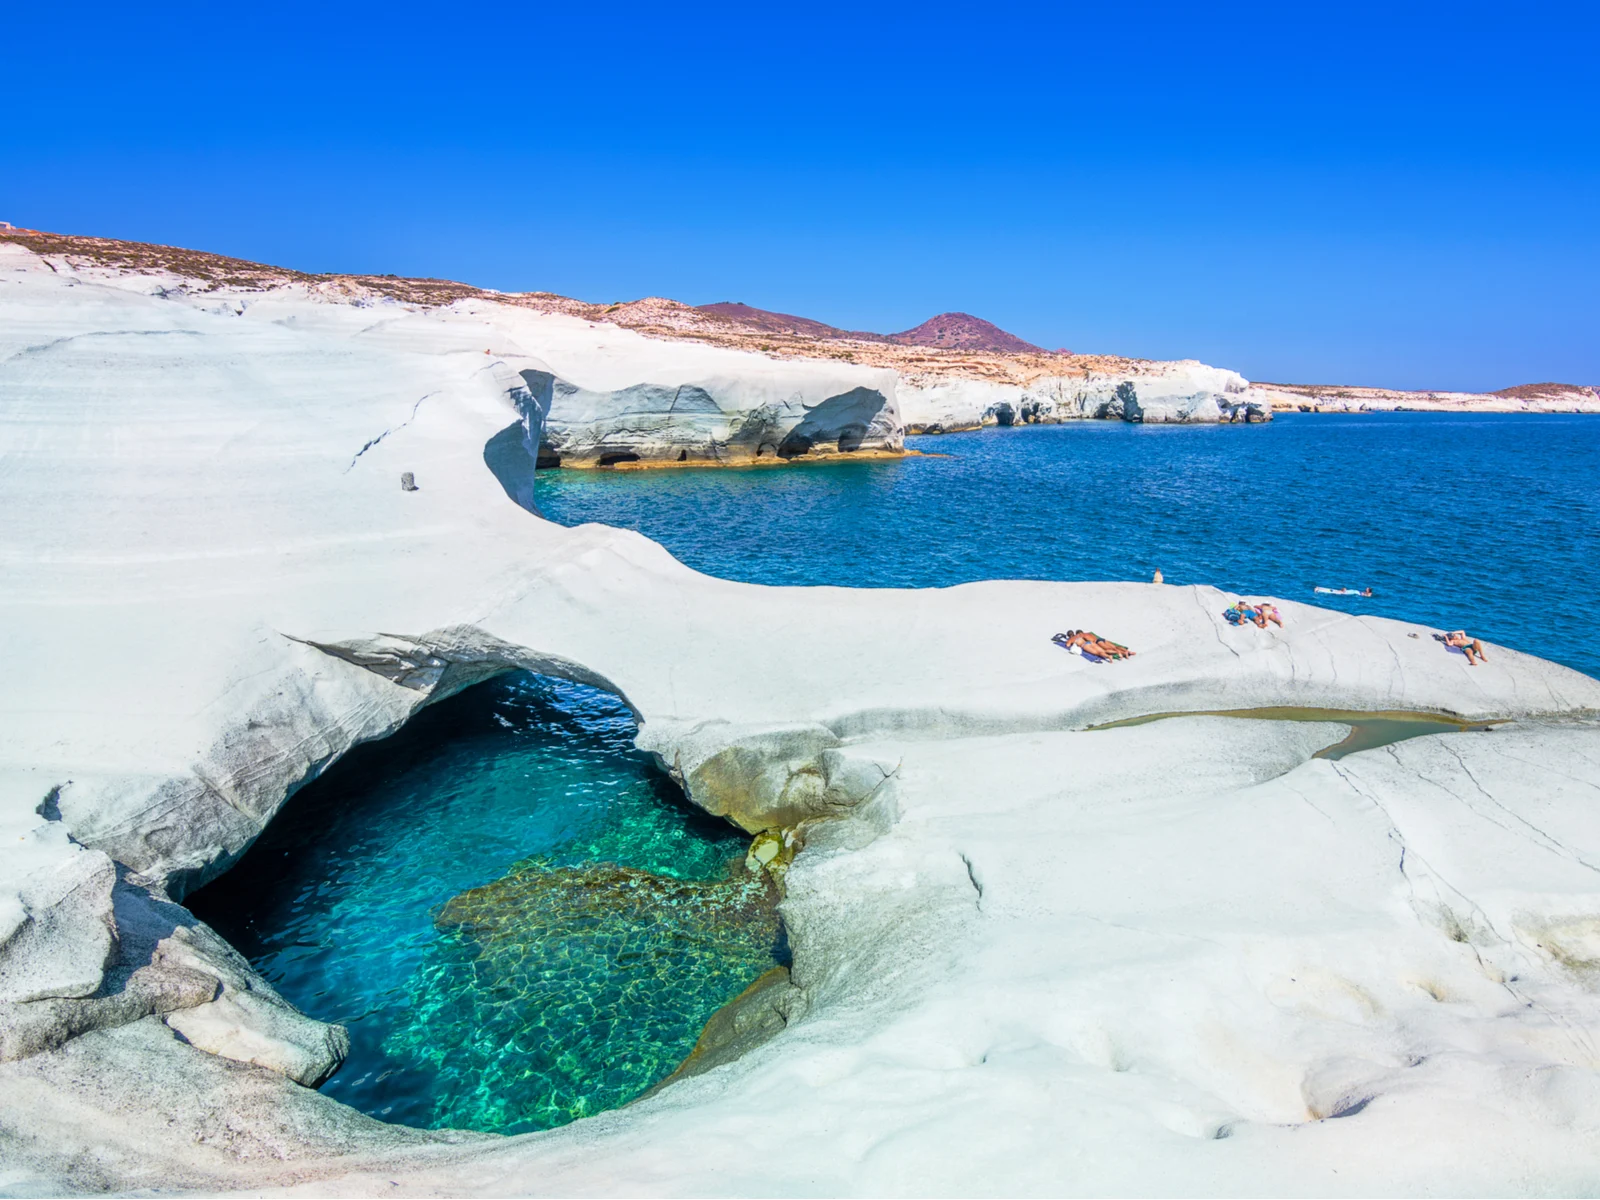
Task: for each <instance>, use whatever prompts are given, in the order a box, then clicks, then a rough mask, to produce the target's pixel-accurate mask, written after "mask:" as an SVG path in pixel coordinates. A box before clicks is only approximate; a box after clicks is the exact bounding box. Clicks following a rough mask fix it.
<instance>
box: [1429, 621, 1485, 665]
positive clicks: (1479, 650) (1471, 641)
mask: <svg viewBox="0 0 1600 1200" xmlns="http://www.w3.org/2000/svg"><path fill="white" fill-rule="evenodd" d="M1439 640H1440V641H1442V642H1443V643H1444V644H1445V645H1446V646H1454V647H1455V648H1456V649H1457V650H1459V651H1461V653H1463V654H1465V655H1466V656H1467V666H1469V667H1475V666H1477V665H1478V663H1477V662H1473V660H1472V656H1473V655H1474V654H1476V655H1477V656H1478V662H1488V661H1489V656H1488V655H1487V654H1485V653H1484V652H1483V643H1482V642H1480V641H1479V640H1478V639H1477V638H1475V637H1468V636H1467V631H1466V630H1465V629H1456V630H1452V631H1451V632H1450V633H1447V634H1445V635H1444V636H1443V637H1441V638H1440V639H1439Z"/></svg>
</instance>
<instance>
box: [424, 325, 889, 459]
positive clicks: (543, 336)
mask: <svg viewBox="0 0 1600 1200" xmlns="http://www.w3.org/2000/svg"><path fill="white" fill-rule="evenodd" d="M451 316H452V318H453V319H455V320H457V321H459V320H461V319H467V320H472V321H481V322H482V323H483V324H484V325H486V326H487V327H488V329H489V330H490V331H491V332H492V336H493V337H494V338H495V339H498V341H497V342H496V344H495V345H494V350H495V353H496V354H502V351H503V350H504V349H505V348H506V347H507V346H508V345H515V346H516V347H517V348H518V350H519V351H523V352H526V353H529V354H532V355H533V356H535V358H536V359H537V360H538V366H539V367H541V368H542V370H537V369H536V370H533V371H529V372H527V374H526V375H525V376H524V378H525V380H526V382H527V384H528V386H529V387H530V388H531V389H532V391H533V393H534V395H535V397H536V398H537V403H538V406H539V408H540V409H541V411H542V413H543V416H544V445H543V447H542V453H543V455H544V459H545V462H546V464H547V465H556V464H557V463H559V465H561V466H564V467H595V466H602V465H616V464H619V463H632V462H642V463H646V464H649V463H686V464H699V465H709V464H721V465H738V464H740V463H745V462H752V461H762V460H765V461H782V460H784V459H794V458H800V457H821V456H825V455H833V454H852V453H867V454H871V453H891V454H897V453H899V452H900V450H901V444H902V437H903V432H902V428H901V424H900V415H899V409H898V407H897V404H896V401H895V380H896V376H895V373H894V372H893V371H887V370H881V369H873V368H867V367H857V366H852V365H850V364H848V363H841V362H829V361H824V360H805V359H802V360H783V361H780V360H775V359H771V358H768V357H766V356H765V355H762V354H755V353H750V352H745V351H738V350H727V349H722V348H719V347H715V346H707V345H702V344H700V343H696V342H683V341H666V340H661V339H652V338H647V337H645V336H643V335H641V334H637V333H634V332H632V331H630V330H626V329H622V328H619V327H617V326H615V325H606V324H595V323H591V322H588V321H584V320H582V319H580V318H577V317H568V316H559V315H550V314H544V313H536V312H531V311H529V310H527V309H521V308H515V307H512V306H509V305H501V304H490V303H486V302H483V301H477V300H472V301H462V302H460V303H458V304H456V305H454V306H452V311H451ZM507 339H509V341H507ZM486 348H488V347H486ZM502 356H503V355H502ZM520 365H521V364H519V366H520Z"/></svg>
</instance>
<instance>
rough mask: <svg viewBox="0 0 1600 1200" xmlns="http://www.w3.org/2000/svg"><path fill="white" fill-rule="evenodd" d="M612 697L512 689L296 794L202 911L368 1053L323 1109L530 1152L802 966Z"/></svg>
mask: <svg viewBox="0 0 1600 1200" xmlns="http://www.w3.org/2000/svg"><path fill="white" fill-rule="evenodd" d="M635 732H636V730H635V726H634V722H633V719H632V717H631V715H630V714H629V713H628V711H627V709H626V708H625V707H624V706H623V705H622V703H621V701H620V700H619V699H618V698H617V697H615V696H612V695H609V694H608V693H605V692H600V691H596V690H595V689H593V688H587V687H582V686H580V685H577V684H571V683H566V682H563V681H560V680H554V679H547V678H543V677H540V676H532V675H514V676H506V677H503V678H502V679H499V680H495V681H492V682H490V683H486V684H482V685H480V686H478V687H475V688H473V689H471V690H469V691H467V692H465V693H463V694H462V695H460V696H456V697H454V698H452V699H450V700H446V701H444V702H442V703H441V704H439V705H438V706H437V707H433V708H428V709H424V710H423V711H422V712H421V713H419V714H418V715H417V716H416V717H415V718H413V719H412V720H411V721H410V722H409V723H408V724H407V725H406V727H405V728H404V729H402V730H401V731H400V732H399V733H397V734H396V735H395V736H393V737H391V738H389V739H387V740H385V741H383V742H381V743H376V744H374V745H369V746H365V747H360V748H358V749H357V750H355V751H354V752H352V753H351V754H350V755H348V756H347V757H346V758H345V759H344V760H342V761H341V762H339V763H338V764H337V765H335V766H334V767H333V768H332V769H330V770H329V771H328V772H327V774H326V775H324V776H323V777H322V778H320V779H318V780H317V781H316V782H314V783H312V784H310V785H309V786H307V787H306V788H304V789H303V790H302V791H301V792H299V793H298V794H297V795H296V796H295V797H294V798H293V799H291V800H290V802H289V804H288V805H287V806H286V807H285V809H284V811H283V812H282V813H280V814H279V816H278V817H277V818H276V819H275V820H274V821H273V822H272V824H271V825H270V826H269V827H268V828H267V831H266V833H264V834H263V835H262V837H261V838H260V839H259V840H258V841H257V843H256V844H255V845H254V846H253V847H251V849H250V851H249V852H248V853H247V854H246V855H245V857H244V858H243V859H241V860H240V862H239V863H238V865H236V866H235V867H234V868H233V869H232V870H231V871H229V872H228V873H227V874H226V875H224V876H223V877H222V878H221V879H219V880H217V881H216V882H215V883H212V884H211V885H209V886H208V887H206V888H204V889H202V890H200V891H199V892H196V893H195V894H194V895H192V896H191V897H190V898H189V901H188V903H189V906H190V908H192V909H193V910H194V912H195V913H196V914H197V915H198V916H199V917H201V919H203V920H205V921H206V922H208V923H209V924H210V925H212V926H213V927H214V928H215V929H216V930H217V931H218V932H220V933H221V934H222V935H223V936H225V937H226V938H227V939H228V940H229V941H230V942H232V943H233V945H234V946H235V947H237V948H238V949H239V950H240V951H241V952H242V953H244V954H245V955H246V956H247V957H249V959H250V960H251V961H252V962H253V963H254V964H255V965H256V967H257V968H258V969H259V970H260V971H261V972H262V973H263V974H264V975H265V976H266V977H267V979H268V980H269V981H271V983H272V984H273V985H274V986H275V987H276V988H278V990H279V991H280V992H281V993H282V994H283V995H284V996H285V997H286V998H288V999H289V1000H290V1001H291V1002H293V1003H294V1004H296V1005H297V1006H298V1007H299V1008H301V1009H302V1010H303V1011H305V1012H307V1013H309V1014H311V1015H312V1016H315V1017H318V1018H320V1019H321V1020H325V1021H335V1022H340V1023H343V1024H345V1025H347V1026H348V1027H349V1029H350V1037H351V1052H350V1057H349V1058H348V1059H347V1060H346V1062H345V1064H344V1066H343V1067H342V1068H340V1070H339V1071H338V1073H337V1074H335V1075H334V1077H333V1078H332V1079H331V1080H329V1081H328V1082H327V1083H326V1084H324V1085H323V1089H322V1090H323V1091H324V1092H325V1093H327V1094H328V1095H331V1096H333V1097H335V1098H337V1099H339V1100H342V1101H344V1102H346V1103H348V1104H351V1105H353V1106H354V1107H356V1108H359V1109H361V1110H362V1111H363V1112H366V1113H369V1114H371V1115H372V1116H375V1117H380V1118H382V1119H383V1120H387V1121H398V1122H402V1123H404V1124H408V1125H416V1126H425V1127H436V1128H443V1127H451V1128H460V1129H478V1130H486V1131H492V1132H501V1133H513V1132H519V1131H523V1130H529V1129H545V1128H549V1127H551V1126H555V1125H560V1124H563V1123H565V1122H567V1121H571V1120H574V1119H575V1118H578V1117H582V1116H587V1115H590V1114H592V1113H595V1112H599V1111H602V1110H604V1109H607V1108H615V1107H617V1106H618V1105H620V1104H625V1103H627V1102H628V1101H629V1100H632V1099H634V1098H635V1097H637V1096H638V1095H639V1094H640V1093H642V1092H644V1091H645V1090H647V1089H648V1088H649V1087H651V1086H652V1085H653V1084H655V1083H657V1082H658V1081H660V1080H661V1079H662V1078H664V1077H665V1076H667V1075H668V1074H670V1073H671V1072H672V1071H673V1069H674V1068H676V1067H677V1066H678V1064H679V1063H680V1062H681V1061H682V1060H683V1059H684V1058H685V1057H687V1056H688V1054H689V1053H690V1051H691V1050H693V1049H694V1045H695V1041H696V1039H697V1038H698V1037H699V1034H700V1032H701V1029H702V1028H703V1027H704V1025H705V1022H706V1020H707V1019H708V1018H709V1017H710V1016H711V1015H712V1013H714V1012H715V1011H716V1010H717V1009H718V1008H719V1007H721V1006H722V1005H723V1004H725V1003H727V1002H728V1001H729V1000H731V999H733V998H734V997H735V996H737V995H738V994H739V993H740V992H741V991H743V990H744V988H745V987H746V986H748V985H749V984H750V983H752V982H753V981H754V980H755V979H756V978H757V977H759V976H760V975H761V974H762V973H764V972H765V971H767V970H770V969H771V968H772V967H773V966H775V965H786V964H787V947H786V945H785V943H784V941H783V934H782V930H781V927H780V925H779V923H778V919H777V916H776V912H775V908H774V901H775V897H774V896H773V895H772V894H771V892H770V890H769V889H770V885H769V884H768V883H766V882H765V879H764V877H753V876H751V875H750V873H749V872H747V871H746V870H745V869H744V856H745V852H746V849H747V847H748V844H749V839H748V838H747V837H746V836H745V835H744V834H743V833H741V832H740V831H738V830H736V829H734V828H733V827H732V826H730V825H728V824H726V823H725V822H723V821H720V820H717V819H715V818H712V817H708V816H706V815H705V814H704V813H702V812H700V811H699V810H697V809H695V808H693V807H692V806H691V805H689V803H688V802H687V801H686V800H685V799H684V798H683V797H682V796H681V795H680V794H679V792H678V791H677V788H676V786H675V785H674V784H672V783H671V781H670V780H668V779H667V778H666V777H665V776H664V775H662V774H661V772H660V771H659V770H657V769H656V768H655V767H654V765H653V764H652V763H651V762H650V761H649V760H648V759H647V758H646V757H645V756H644V755H643V754H641V753H639V752H638V751H636V750H635V749H634V748H633V737H634V733H635Z"/></svg>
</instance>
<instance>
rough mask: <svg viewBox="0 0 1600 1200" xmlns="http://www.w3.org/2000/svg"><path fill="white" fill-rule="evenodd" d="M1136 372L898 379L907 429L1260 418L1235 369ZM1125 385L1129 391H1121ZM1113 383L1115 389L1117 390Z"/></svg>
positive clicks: (1164, 367) (1184, 365) (1191, 365)
mask: <svg viewBox="0 0 1600 1200" xmlns="http://www.w3.org/2000/svg"><path fill="white" fill-rule="evenodd" d="M1140 368H1141V369H1140V370H1139V371H1137V372H1128V373H1125V374H1113V373H1109V372H1103V371H1088V372H1084V373H1082V374H1076V375H1057V376H1044V377H1041V378H1039V379H1036V380H1034V381H1033V382H1031V383H1029V384H1027V385H1026V386H1022V385H1018V384H1011V383H996V382H992V381H989V380H981V379H962V378H955V377H951V376H948V375H946V376H927V377H918V376H913V377H911V378H909V379H903V380H902V381H901V384H900V389H899V398H900V410H901V415H902V417H903V419H904V421H905V425H906V431H907V432H908V433H949V432H953V431H955V430H960V429H977V428H979V427H980V426H983V425H1022V424H1057V423H1059V422H1062V421H1080V420H1087V419H1102V420H1105V419H1121V420H1124V421H1134V422H1149V423H1152V424H1155V423H1171V422H1181V423H1188V424H1207V423H1210V424H1215V423H1217V422H1220V421H1267V420H1271V419H1272V409H1271V405H1270V404H1262V403H1259V402H1258V401H1256V400H1254V399H1252V397H1251V396H1250V395H1249V393H1248V388H1249V384H1248V383H1247V382H1246V381H1245V379H1244V377H1243V376H1241V375H1240V374H1239V373H1238V372H1236V371H1228V370H1223V369H1221V368H1219V367H1208V366H1206V365H1205V364H1203V363H1198V362H1192V361H1188V360H1185V361H1183V362H1171V363H1144V364H1140ZM1124 384H1126V385H1127V387H1128V388H1131V389H1132V395H1131V397H1130V396H1129V395H1128V392H1127V388H1123V386H1122V385H1124ZM1119 389H1122V390H1121V391H1119Z"/></svg>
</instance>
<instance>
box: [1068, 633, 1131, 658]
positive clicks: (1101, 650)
mask: <svg viewBox="0 0 1600 1200" xmlns="http://www.w3.org/2000/svg"><path fill="white" fill-rule="evenodd" d="M1050 640H1051V641H1053V642H1055V644H1056V645H1058V646H1060V647H1061V648H1062V649H1063V650H1071V649H1072V648H1073V647H1074V646H1076V647H1077V648H1078V649H1079V650H1082V651H1084V652H1085V653H1087V654H1092V655H1094V656H1095V657H1096V658H1105V659H1118V658H1131V657H1133V651H1132V650H1129V649H1128V648H1127V647H1126V646H1122V645H1118V644H1117V643H1116V642H1111V641H1107V640H1105V639H1104V638H1102V637H1100V636H1099V635H1098V634H1093V633H1090V632H1089V631H1088V630H1087V629H1069V630H1068V631H1067V632H1066V633H1065V634H1060V633H1058V634H1056V636H1055V637H1053V638H1051V639H1050Z"/></svg>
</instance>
